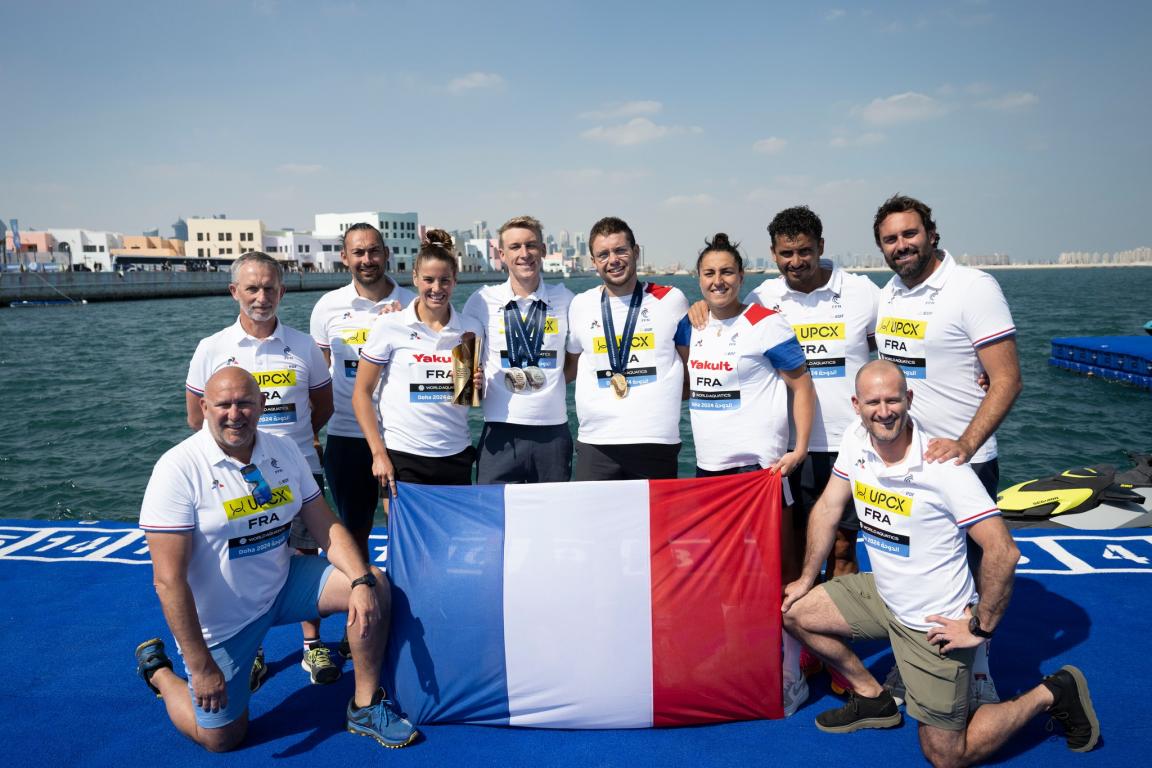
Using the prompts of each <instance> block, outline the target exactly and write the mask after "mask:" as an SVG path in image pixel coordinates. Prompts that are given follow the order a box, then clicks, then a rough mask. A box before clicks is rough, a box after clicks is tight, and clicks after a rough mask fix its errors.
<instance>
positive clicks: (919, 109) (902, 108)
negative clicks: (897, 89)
mask: <svg viewBox="0 0 1152 768" xmlns="http://www.w3.org/2000/svg"><path fill="white" fill-rule="evenodd" d="M853 111H854V113H855V114H857V115H859V116H860V117H862V118H863V119H864V120H865V121H867V122H869V123H873V124H875V125H892V124H894V123H909V122H916V121H920V120H933V119H935V118H938V117H942V116H943V115H945V114H946V113H947V112H948V108H947V107H946V106H945V105H944V104H943V103H941V102H939V101H937V100H936V99H934V98H932V97H931V96H925V95H924V94H922V93H915V92H912V91H909V92H907V93H898V94H896V95H895V96H889V97H888V98H886V99H873V100H872V102H871V103H870V104H868V106H866V107H859V108H857V109H855V110H853Z"/></svg>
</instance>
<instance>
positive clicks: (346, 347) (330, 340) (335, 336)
mask: <svg viewBox="0 0 1152 768" xmlns="http://www.w3.org/2000/svg"><path fill="white" fill-rule="evenodd" d="M384 279H385V280H388V281H389V282H390V283H392V292H391V293H389V294H388V296H387V297H385V298H383V299H381V300H380V301H372V300H371V299H366V298H364V297H363V296H361V295H360V294H359V293H357V292H356V284H355V283H349V284H348V285H346V286H344V287H343V288H337V289H336V290H334V291H329V292H328V293H326V294H324V295H323V296H321V297H320V300H319V301H317V302H316V306H315V307H313V309H312V320H311V322H310V323H309V329H310V331H311V333H312V340H313V341H315V342H316V345H317V346H318V347H320V349H321V350H322V351H327V352H328V353H329V355H330V357H331V358H332V365H331V367H330V368H329V372H330V373H331V376H332V406H333V408H334V411H333V413H332V418H331V419H329V420H328V434H330V435H339V436H341V437H364V433H363V432H361V431H360V425H359V424H358V423H357V422H356V414H355V413H353V412H352V388H353V387H352V385H353V384H354V383H355V381H356V366H357V365H359V363H360V347H361V346H362V345H363V344H364V342H365V341H366V340H367V339H368V331H369V329H370V328H371V327H372V322H373V321H374V320H375V319H376V317H377V316H378V315H379V314H380V310H381V309H383V308H384V307H387V306H388V305H389V304H391V303H393V302H399V303H400V306H401V307H406V306H408V305H409V304H410V303H412V300H413V299H415V298H416V294H414V293H413V292H412V291H410V290H408V289H407V288H401V287H400V286H399V285H397V284H396V281H395V280H393V279H392V278H390V277H385V278H384Z"/></svg>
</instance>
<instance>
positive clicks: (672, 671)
mask: <svg viewBox="0 0 1152 768" xmlns="http://www.w3.org/2000/svg"><path fill="white" fill-rule="evenodd" d="M649 486H650V491H649V515H650V518H651V548H652V549H651V551H652V720H653V725H656V726H672V725H686V724H690V723H706V722H715V721H720V720H751V719H760V718H780V717H783V716H784V712H783V692H782V691H783V689H782V680H781V677H782V674H781V661H782V660H781V647H780V638H781V634H780V633H781V620H780V599H781V583H780V582H781V578H780V516H781V510H780V503H781V499H780V476H779V475H778V474H771V473H769V472H768V471H767V470H762V471H760V472H754V473H748V474H742V475H730V476H725V477H715V478H703V479H697V480H653V481H651V482H650V483H649Z"/></svg>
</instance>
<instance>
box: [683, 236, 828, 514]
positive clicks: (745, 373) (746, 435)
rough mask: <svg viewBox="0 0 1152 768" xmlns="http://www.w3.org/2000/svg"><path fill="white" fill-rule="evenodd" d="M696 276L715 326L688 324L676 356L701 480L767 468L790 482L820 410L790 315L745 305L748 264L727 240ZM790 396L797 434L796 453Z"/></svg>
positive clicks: (708, 252)
mask: <svg viewBox="0 0 1152 768" xmlns="http://www.w3.org/2000/svg"><path fill="white" fill-rule="evenodd" d="M696 272H697V274H698V275H699V278H700V292H701V293H702V294H703V296H704V302H705V304H706V305H707V307H708V324H707V325H706V326H705V327H704V328H703V329H701V330H697V329H695V328H693V327H692V324H691V323H690V322H689V320H688V318H687V317H685V318H684V319H683V320H681V321H680V325H679V327H678V328H677V330H676V348H677V351H679V353H680V357H681V358H683V360H684V365H685V368H686V376H687V382H686V389H687V395H686V396H687V399H688V407H689V413H690V414H691V418H692V437H693V441H694V442H695V444H696V476H697V477H708V476H711V475H731V474H737V473H740V472H754V471H756V470H758V469H761V468H768V469H771V470H772V471H773V472H779V473H781V474H782V475H788V474H789V473H790V472H792V470H793V469H795V468H796V467H797V466H798V465H799V464H800V463H801V462H803V461H804V457H805V456H806V455H807V453H808V435H809V433H810V432H811V429H812V417H813V413H814V410H815V404H816V392H815V389H814V387H813V386H812V377H811V376H810V375H809V374H808V365H807V363H806V361H805V358H804V351H803V350H802V349H801V348H800V344H799V342H798V341H797V340H796V334H795V333H794V332H793V330H792V326H791V325H789V324H788V322H787V321H786V320H784V317H783V315H781V314H780V313H778V312H774V311H773V310H771V309H765V308H764V307H761V306H759V305H758V304H744V303H742V302H741V301H740V292H741V290H742V288H743V285H744V260H743V258H741V256H740V251H739V250H738V249H737V247H736V246H735V245H733V244H732V243H731V242H730V241H729V239H728V235H726V234H724V233H723V232H721V233H718V234H717V235H716V236H715V237H714V238H712V240H711V241H707V240H706V241H705V247H704V250H703V251H701V252H700V256H699V258H697V260H696ZM789 392H791V393H792V419H793V421H794V422H795V426H796V443H795V446H796V447H795V449H793V450H792V451H789V450H788V434H789V414H788V400H789V398H788V393H789ZM785 503H786V504H790V503H791V499H788V498H785Z"/></svg>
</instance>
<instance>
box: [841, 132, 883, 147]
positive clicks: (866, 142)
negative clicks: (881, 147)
mask: <svg viewBox="0 0 1152 768" xmlns="http://www.w3.org/2000/svg"><path fill="white" fill-rule="evenodd" d="M883 141H884V134H882V133H877V132H874V131H872V132H869V133H861V134H860V135H858V136H837V137H836V138H834V139H832V141H830V142H828V146H830V147H833V148H834V149H847V148H849V147H870V146H872V145H873V144H880V143H881V142H883Z"/></svg>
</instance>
